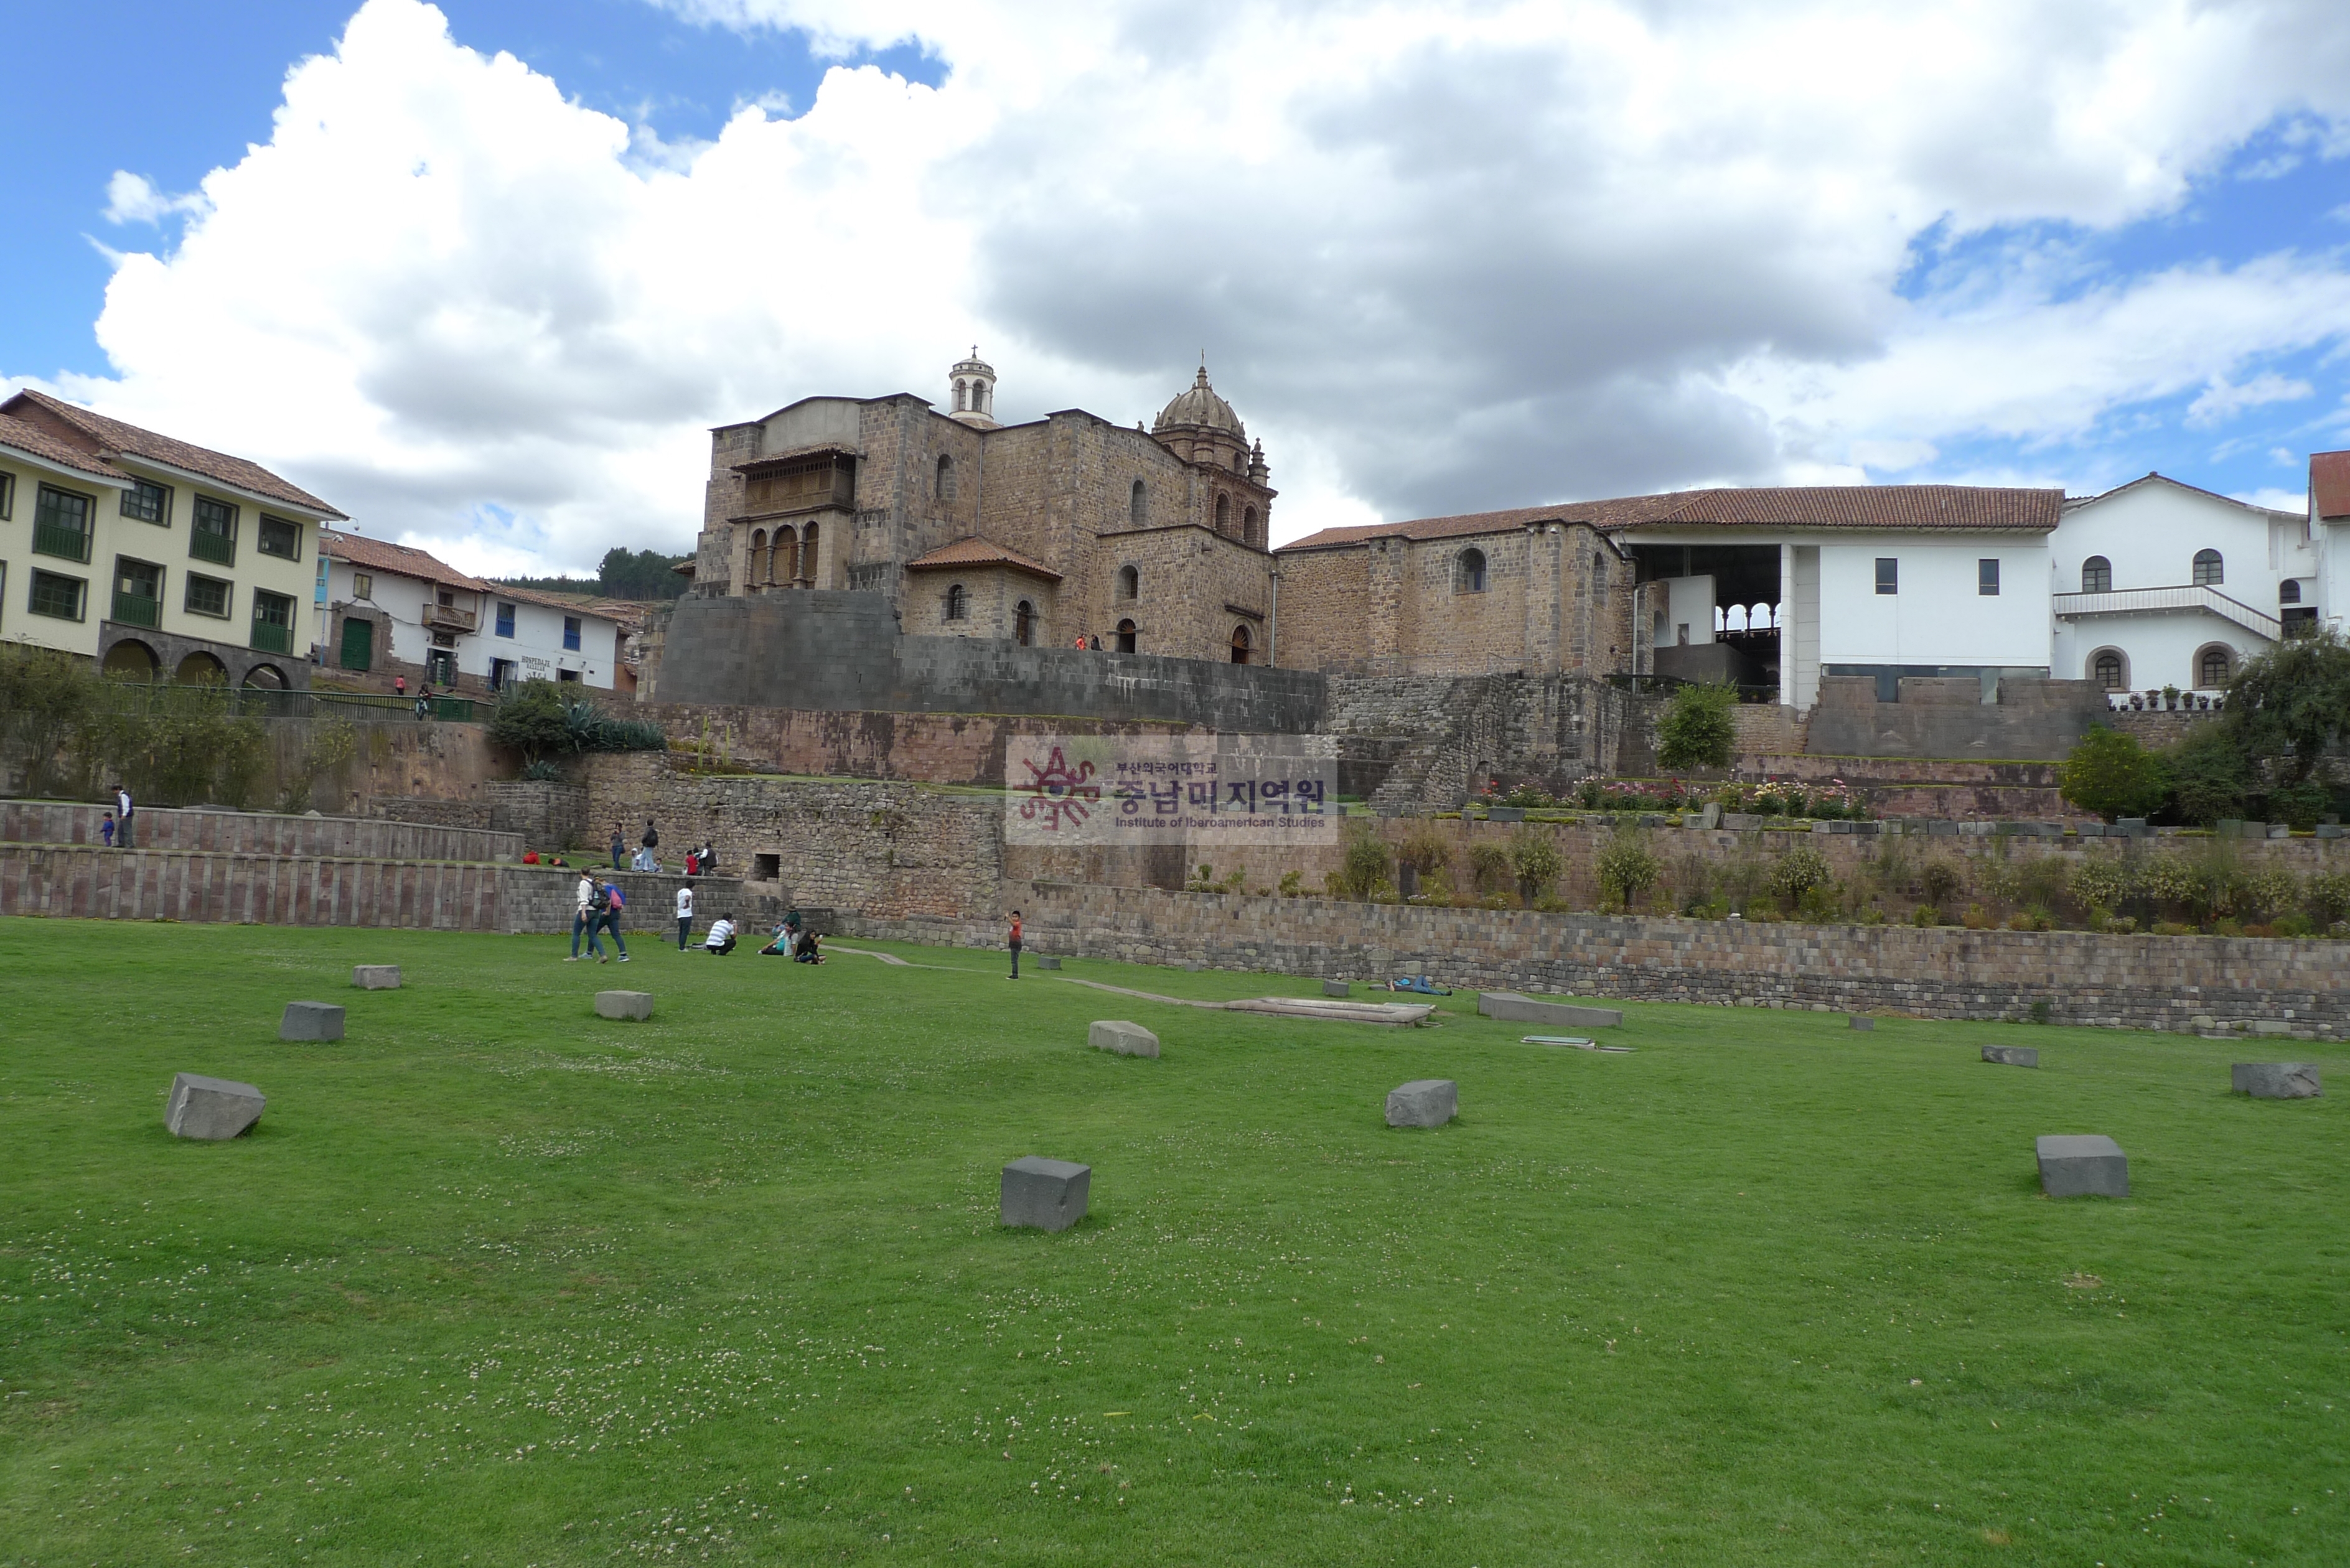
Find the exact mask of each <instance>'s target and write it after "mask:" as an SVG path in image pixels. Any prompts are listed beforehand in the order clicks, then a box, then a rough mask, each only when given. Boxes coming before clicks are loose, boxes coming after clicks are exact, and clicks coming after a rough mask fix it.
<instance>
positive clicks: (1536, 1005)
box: [1477, 991, 1624, 1029]
mask: <svg viewBox="0 0 2350 1568" xmlns="http://www.w3.org/2000/svg"><path fill="white" fill-rule="evenodd" d="M1477 1011H1478V1012H1482V1013H1483V1014H1484V1015H1485V1016H1486V1017H1488V1018H1499V1019H1501V1020H1503V1021H1504V1022H1505V1023H1548V1024H1553V1025H1555V1026H1556V1027H1558V1028H1561V1029H1621V1028H1622V1027H1623V1026H1624V1014H1623V1012H1621V1011H1620V1010H1619V1009H1617V1008H1613V1007H1583V1006H1579V1005H1577V1004H1576V1003H1574V1002H1544V1001H1541V1000H1539V999H1538V998H1535V997H1531V996H1521V995H1520V994H1518V993H1517V992H1514V991H1485V992H1478V994H1477Z"/></svg>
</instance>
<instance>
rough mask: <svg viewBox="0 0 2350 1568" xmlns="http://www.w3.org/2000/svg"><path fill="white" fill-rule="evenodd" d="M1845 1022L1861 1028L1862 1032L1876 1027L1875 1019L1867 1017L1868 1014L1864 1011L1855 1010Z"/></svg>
mask: <svg viewBox="0 0 2350 1568" xmlns="http://www.w3.org/2000/svg"><path fill="white" fill-rule="evenodd" d="M1845 1022H1846V1023H1848V1024H1850V1025H1852V1027H1854V1028H1855V1029H1858V1030H1861V1031H1863V1032H1864V1033H1866V1031H1868V1030H1871V1029H1874V1028H1876V1027H1877V1020H1876V1019H1874V1018H1871V1017H1869V1016H1868V1014H1866V1013H1865V1012H1856V1013H1854V1014H1853V1015H1852V1016H1851V1017H1849V1018H1847V1019H1846V1020H1845Z"/></svg>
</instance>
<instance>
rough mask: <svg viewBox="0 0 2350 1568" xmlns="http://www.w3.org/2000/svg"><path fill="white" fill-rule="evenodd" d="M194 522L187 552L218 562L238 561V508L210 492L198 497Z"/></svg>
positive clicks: (234, 562) (231, 563) (227, 564)
mask: <svg viewBox="0 0 2350 1568" xmlns="http://www.w3.org/2000/svg"><path fill="white" fill-rule="evenodd" d="M193 511H194V514H195V516H194V526H193V527H192V528H190V529H189V530H188V554H189V555H191V556H194V557H195V558H196V559H197V560H199V561H210V562H211V563H212V564H213V566H235V565H236V508H235V507H234V506H231V505H229V504H227V503H226V502H224V501H214V500H213V499H212V498H211V497H210V496H205V495H199V496H197V497H196V504H195V506H194V508H193Z"/></svg>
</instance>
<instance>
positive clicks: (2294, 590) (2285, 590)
mask: <svg viewBox="0 0 2350 1568" xmlns="http://www.w3.org/2000/svg"><path fill="white" fill-rule="evenodd" d="M2300 602H2301V585H2300V584H2299V583H2297V582H2295V581H2294V580H2293V578H2291V577H2287V578H2286V579H2285V580H2284V581H2282V582H2281V583H2279V584H2278V585H2277V603H2279V604H2281V605H2297V604H2299V603H2300Z"/></svg>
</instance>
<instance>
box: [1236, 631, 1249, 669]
mask: <svg viewBox="0 0 2350 1568" xmlns="http://www.w3.org/2000/svg"><path fill="white" fill-rule="evenodd" d="M1249 649H1250V642H1249V628H1246V627H1244V626H1236V627H1234V628H1232V662H1233V663H1234V664H1246V663H1247V662H1248V661H1249Z"/></svg>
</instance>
